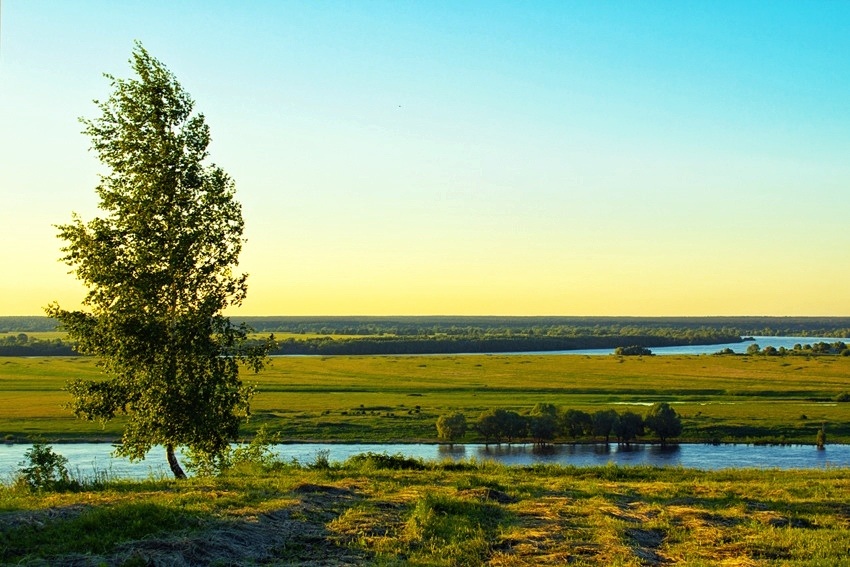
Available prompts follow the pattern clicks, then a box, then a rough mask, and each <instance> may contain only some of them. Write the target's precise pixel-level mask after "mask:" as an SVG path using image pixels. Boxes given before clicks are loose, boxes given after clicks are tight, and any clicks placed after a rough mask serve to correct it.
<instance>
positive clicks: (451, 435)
mask: <svg viewBox="0 0 850 567" xmlns="http://www.w3.org/2000/svg"><path fill="white" fill-rule="evenodd" d="M464 435H466V416H464V415H463V414H462V413H461V412H455V413H452V414H449V415H441V416H440V417H439V418H437V436H438V437H439V438H440V440H441V441H448V442H449V443H454V442H455V441H457V440H458V439H461V438H463V436H464Z"/></svg>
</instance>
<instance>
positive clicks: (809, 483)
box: [0, 458, 850, 567]
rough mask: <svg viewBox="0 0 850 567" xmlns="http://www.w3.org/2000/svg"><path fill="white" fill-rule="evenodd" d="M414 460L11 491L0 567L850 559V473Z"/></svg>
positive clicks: (0, 522) (0, 516)
mask: <svg viewBox="0 0 850 567" xmlns="http://www.w3.org/2000/svg"><path fill="white" fill-rule="evenodd" d="M409 464H410V463H405V462H400V460H398V459H396V460H394V459H387V458H384V459H374V458H366V459H362V458H361V459H359V460H356V461H355V460H350V461H348V462H347V463H345V464H342V465H338V466H332V467H325V468H315V467H310V466H304V467H295V466H292V465H286V466H282V467H280V468H277V469H272V470H268V469H267V470H258V469H256V468H254V469H248V470H241V471H233V472H230V473H228V474H225V475H224V476H221V477H211V478H195V479H190V480H188V481H180V482H177V481H169V480H151V481H145V482H109V481H106V482H101V483H100V484H98V485H97V486H87V487H84V488H82V489H81V490H78V491H74V492H59V493H29V492H27V491H24V490H21V489H16V488H10V487H0V563H2V564H16V565H81V566H82V565H86V566H88V565H125V566H128V567H129V566H136V565H261V564H262V565H304V566H306V565H311V566H313V565H380V566H401V565H423V566H424V565H429V566H477V565H490V566H525V565H528V566H532V565H534V566H536V565H564V564H570V565H579V566H591V565H593V566H597V565H598V566H641V565H667V564H681V565H693V566H708V565H738V566H761V565H764V566H769V565H783V566H812V567H814V566H842V565H844V566H846V565H850V506H848V504H847V498H846V494H847V492H848V490H850V480H848V478H847V474H846V471H845V470H820V471H797V472H795V471H786V472H781V473H780V472H777V471H754V470H737V471H720V472H700V471H693V470H684V469H678V468H670V469H654V468H642V467H638V468H619V467H613V466H608V467H599V468H585V469H576V468H565V467H558V466H545V467H534V468H520V467H503V466H498V465H493V464H474V463H466V464H454V465H449V464H439V463H431V464H426V465H421V464H420V466H418V467H416V468H414V469H413V470H403V469H401V470H398V469H395V468H393V467H395V466H398V465H404V466H407V465H409Z"/></svg>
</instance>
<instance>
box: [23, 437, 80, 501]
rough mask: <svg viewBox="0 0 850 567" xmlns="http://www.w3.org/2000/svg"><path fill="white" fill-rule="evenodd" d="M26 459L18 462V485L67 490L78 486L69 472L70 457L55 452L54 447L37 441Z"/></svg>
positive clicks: (34, 488) (25, 455) (26, 454)
mask: <svg viewBox="0 0 850 567" xmlns="http://www.w3.org/2000/svg"><path fill="white" fill-rule="evenodd" d="M24 457H25V459H26V460H25V461H21V462H20V463H18V466H19V467H21V468H20V469H18V477H17V479H16V481H15V484H16V485H17V486H23V487H26V488H27V489H29V490H33V491H35V490H67V489H69V488H75V487H77V486H78V483H77V482H76V481H72V480H71V477H70V475H69V474H68V459H66V458H65V457H63V456H62V455H60V454H58V453H55V452H53V447H51V446H50V445H47V444H46V443H43V442H35V443H33V446H32V447H30V448H29V449H28V450H27V452H26V453H24Z"/></svg>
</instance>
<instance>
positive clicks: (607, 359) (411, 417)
mask: <svg viewBox="0 0 850 567" xmlns="http://www.w3.org/2000/svg"><path fill="white" fill-rule="evenodd" d="M98 377H99V369H98V368H97V365H96V362H95V361H94V360H93V359H91V358H83V357H68V358H59V357H56V358H49V357H46V358H0V407H3V408H4V411H2V412H0V435H11V436H13V437H16V438H17V437H21V438H24V437H30V436H32V435H35V434H39V435H42V436H44V437H46V438H48V439H58V438H61V439H68V438H103V437H104V436H107V437H108V436H117V435H118V434H119V433H120V425H121V423H120V421H119V422H117V423H110V424H106V426H105V428H101V426H100V424H92V423H86V422H82V421H79V420H75V419H74V418H73V416H72V415H71V414H70V412H69V411H68V410H67V409H64V408H63V404H65V403H67V402H68V401H69V397H68V394H67V393H66V392H64V391H63V390H62V388H63V386H64V384H65V382H66V381H67V380H69V379H75V378H98ZM243 378H244V380H245V381H246V382H249V383H252V384H255V385H256V387H257V392H258V393H257V395H256V396H255V398H254V400H253V404H252V409H253V415H252V418H251V419H250V420H249V421H248V422H247V423H246V426H245V429H244V430H245V432H246V434H250V432H252V431H253V430H255V429H256V428H257V427H259V426H260V425H264V424H265V425H266V426H267V427H269V428H270V429H271V430H272V431H277V432H279V433H280V434H281V435H282V437H283V439H284V440H297V441H305V440H325V441H434V440H436V430H435V427H434V423H435V421H436V419H437V417H438V416H439V415H441V414H444V413H449V412H453V411H462V412H463V413H464V414H466V416H467V418H468V420H471V421H474V420H475V418H476V417H477V416H478V415H479V414H480V412H482V411H484V410H486V409H489V408H498V407H501V408H506V409H512V410H517V411H520V412H525V411H529V410H530V409H531V408H532V407H533V406H534V405H535V404H536V403H539V402H545V403H552V404H555V405H556V406H559V407H563V408H575V409H581V410H585V411H596V410H598V409H604V408H615V409H617V410H618V411H622V410H626V409H629V410H632V411H637V412H639V413H643V412H645V411H646V406H647V405H648V404H651V403H653V402H658V401H667V402H671V403H672V404H674V407H675V408H676V410H677V411H678V412H679V413H680V414H681V415H682V417H683V422H684V425H685V432H684V434H683V436H682V438H683V439H684V440H695V441H696V440H699V441H710V440H717V441H733V440H737V441H762V442H804V443H813V442H814V439H815V435H816V431H817V429H818V428H819V427H820V426H821V424H822V423H826V427H827V433H828V441H829V442H850V403H839V402H837V401H835V400H836V398H837V396H838V395H839V394H841V393H843V392H847V391H850V357H838V356H821V357H803V356H793V357H792V356H788V357H763V356H651V357H616V356H580V355H474V356H449V355H447V356H440V355H435V356H334V357H278V358H274V359H273V360H272V363H271V365H270V366H269V368H268V369H267V370H266V371H265V372H263V373H261V374H257V375H255V374H252V373H250V372H246V373H245V375H244V377H243ZM475 439H476V436H475V433H474V432H470V433H468V434H467V438H466V440H467V441H473V440H475Z"/></svg>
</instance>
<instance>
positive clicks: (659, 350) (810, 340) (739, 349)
mask: <svg viewBox="0 0 850 567" xmlns="http://www.w3.org/2000/svg"><path fill="white" fill-rule="evenodd" d="M753 338H754V339H755V340H753V341H744V342H740V343H723V344H719V345H684V346H671V347H652V348H650V350H651V351H652V354H668V355H669V354H714V353H716V352H720V351H722V350H724V349H727V348H729V349H732V351H733V352H736V353H738V354H744V353H745V352H747V348H749V346H750V345H751V344H753V343H755V344H757V345H759V347H760V348H765V347H767V346H772V347H774V348H777V349H778V348H780V347H785V348H786V349H788V350H791V349H793V348H794V345H795V344H800V345H807V344H808V345H812V344H815V343H820V342H824V343H829V344H832V343H834V342H837V341H842V342H845V343H850V339H842V338H832V337H762V336H757V337H753ZM613 351H614V349H610V348H593V349H583V350H558V351H548V352H535V353H534V354H589V355H598V354H611V353H612V352H613ZM517 354H529V353H517Z"/></svg>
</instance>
